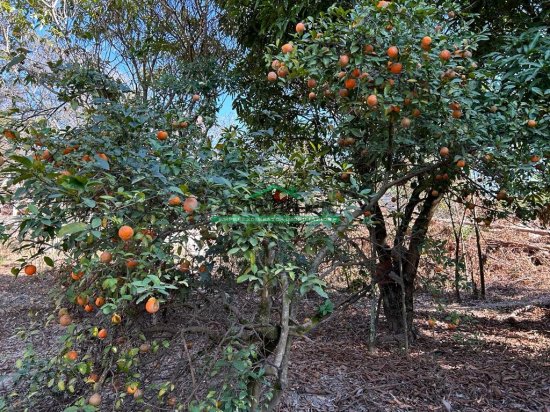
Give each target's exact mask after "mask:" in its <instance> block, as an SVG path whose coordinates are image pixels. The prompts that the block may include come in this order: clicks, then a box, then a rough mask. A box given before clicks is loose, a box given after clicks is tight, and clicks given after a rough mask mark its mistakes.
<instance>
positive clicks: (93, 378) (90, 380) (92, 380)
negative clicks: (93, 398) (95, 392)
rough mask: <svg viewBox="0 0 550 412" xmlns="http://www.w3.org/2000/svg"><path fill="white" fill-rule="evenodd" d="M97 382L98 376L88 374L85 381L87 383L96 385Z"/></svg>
mask: <svg viewBox="0 0 550 412" xmlns="http://www.w3.org/2000/svg"><path fill="white" fill-rule="evenodd" d="M98 380H99V375H98V374H97V373H90V375H89V376H88V379H86V381H87V382H88V383H96V382H97V381H98Z"/></svg>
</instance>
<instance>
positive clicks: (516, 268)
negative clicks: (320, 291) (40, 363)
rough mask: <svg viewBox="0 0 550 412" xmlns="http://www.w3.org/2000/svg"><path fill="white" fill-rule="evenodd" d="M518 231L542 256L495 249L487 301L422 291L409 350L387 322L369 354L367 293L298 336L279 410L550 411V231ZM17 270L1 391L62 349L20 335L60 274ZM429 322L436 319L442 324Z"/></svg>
mask: <svg viewBox="0 0 550 412" xmlns="http://www.w3.org/2000/svg"><path fill="white" fill-rule="evenodd" d="M510 236H512V235H510ZM513 236H514V242H515V243H520V244H530V245H533V244H535V245H537V244H538V245H540V248H541V249H540V250H537V251H536V253H534V254H533V253H531V252H529V250H528V248H527V249H525V248H524V249H525V250H523V249H522V248H521V247H520V248H518V247H517V245H516V246H513V245H512V246H509V245H508V246H502V247H500V246H498V245H497V246H496V247H495V248H494V249H492V252H491V260H490V262H489V263H488V279H487V281H488V288H487V299H486V300H485V301H481V300H475V299H473V298H471V296H470V294H468V293H467V292H464V295H463V298H464V299H463V301H462V302H461V303H460V304H459V303H453V302H452V301H451V299H449V297H450V296H452V295H451V294H450V293H448V294H447V295H444V296H438V297H437V300H436V299H435V298H434V296H433V295H430V294H428V293H426V292H423V293H420V294H419V296H418V299H417V301H416V310H417V318H416V326H417V327H418V330H419V339H418V340H417V341H416V342H415V343H414V345H412V347H411V349H410V352H409V353H408V354H406V353H405V352H404V351H403V349H402V348H401V345H400V344H399V343H398V342H394V341H392V340H389V339H384V336H385V335H387V334H386V331H385V329H384V321H383V319H381V323H380V331H379V332H380V333H379V336H380V338H381V339H380V340H379V343H378V348H377V351H376V352H375V353H371V352H369V349H368V335H369V330H368V316H369V315H368V312H369V305H370V302H369V300H368V299H363V300H360V301H358V302H357V303H355V304H354V305H352V306H350V307H349V308H348V309H347V310H346V311H344V312H343V313H340V314H338V315H336V316H334V317H332V318H331V319H330V320H329V321H327V322H326V323H325V324H324V325H323V326H322V327H320V328H318V329H317V330H316V331H315V332H313V333H312V334H311V335H309V336H306V337H304V338H300V339H297V340H295V342H294V344H293V351H292V356H291V366H290V388H289V389H288V390H287V392H286V394H285V396H284V398H283V401H282V404H281V407H280V410H281V411H463V412H469V411H472V412H473V411H495V412H496V411H544V412H550V276H549V273H548V266H547V265H546V263H547V260H546V259H548V255H547V254H546V253H547V252H546V251H545V249H544V248H545V247H546V246H548V245H549V244H550V237H549V236H538V237H533V236H531V235H530V234H524V235H517V234H515V235H513ZM522 236H524V238H522ZM486 237H487V239H486V243H487V244H489V245H493V246H494V244H493V243H491V242H492V240H491V239H493V238H495V239H499V240H501V241H502V239H503V236H502V234H500V233H498V231H495V233H494V234H491V236H489V234H486ZM522 242H523V243H522ZM531 249H532V248H531ZM535 249H536V248H535ZM513 256H515V258H513ZM533 257H535V258H536V259H534V258H533ZM529 262H530V263H529ZM541 262H542V263H544V264H541ZM10 267H11V265H9V264H8V262H7V261H6V259H3V264H2V266H1V267H0V316H1V319H2V321H1V322H0V353H1V356H0V398H1V397H2V396H7V395H8V394H9V387H10V373H11V372H13V370H14V364H15V361H16V360H17V359H18V358H19V357H20V356H21V355H22V354H23V351H24V350H25V348H26V344H27V343H28V342H30V341H32V342H33V344H34V346H35V350H36V351H37V352H38V353H40V354H44V355H46V354H48V353H49V352H52V351H55V350H56V347H55V344H53V345H52V336H55V334H56V330H55V328H56V327H57V326H56V325H48V326H41V327H40V328H38V329H37V331H36V332H35V334H34V335H31V336H25V337H24V338H23V339H21V338H20V337H18V336H17V332H18V331H19V330H22V329H23V330H29V329H30V328H32V327H34V326H36V325H43V324H44V322H45V321H46V319H47V318H48V316H51V315H52V313H53V311H54V303H53V301H52V297H51V295H50V288H51V285H52V275H51V274H48V273H43V274H40V275H38V276H34V277H19V278H14V277H13V276H11V275H10V274H9V269H10ZM426 276H428V275H426ZM311 303H312V305H313V304H314V303H316V302H311ZM306 306H307V302H306ZM428 319H433V320H435V321H436V325H435V327H434V328H430V327H429V325H428ZM451 319H453V320H454V319H460V323H459V325H458V327H457V328H456V329H455V330H451V329H449V326H448V323H449V321H450V320H451ZM53 342H55V340H53ZM1 409H2V408H1V407H0V410H1Z"/></svg>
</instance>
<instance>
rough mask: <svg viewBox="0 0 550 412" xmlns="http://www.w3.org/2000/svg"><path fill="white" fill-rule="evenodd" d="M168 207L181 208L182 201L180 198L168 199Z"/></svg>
mask: <svg viewBox="0 0 550 412" xmlns="http://www.w3.org/2000/svg"><path fill="white" fill-rule="evenodd" d="M168 205H169V206H179V205H181V199H180V197H179V196H172V197H171V198H170V199H168Z"/></svg>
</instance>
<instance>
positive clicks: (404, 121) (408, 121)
mask: <svg viewBox="0 0 550 412" xmlns="http://www.w3.org/2000/svg"><path fill="white" fill-rule="evenodd" d="M410 126H411V119H409V118H408V117H403V118H402V119H401V127H403V128H404V129H408V128H409V127H410Z"/></svg>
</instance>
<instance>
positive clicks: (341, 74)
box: [338, 72, 346, 79]
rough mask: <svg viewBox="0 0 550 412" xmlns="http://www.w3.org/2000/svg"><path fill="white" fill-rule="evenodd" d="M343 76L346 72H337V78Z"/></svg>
mask: <svg viewBox="0 0 550 412" xmlns="http://www.w3.org/2000/svg"><path fill="white" fill-rule="evenodd" d="M344 77H346V72H338V78H339V79H343V78H344Z"/></svg>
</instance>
